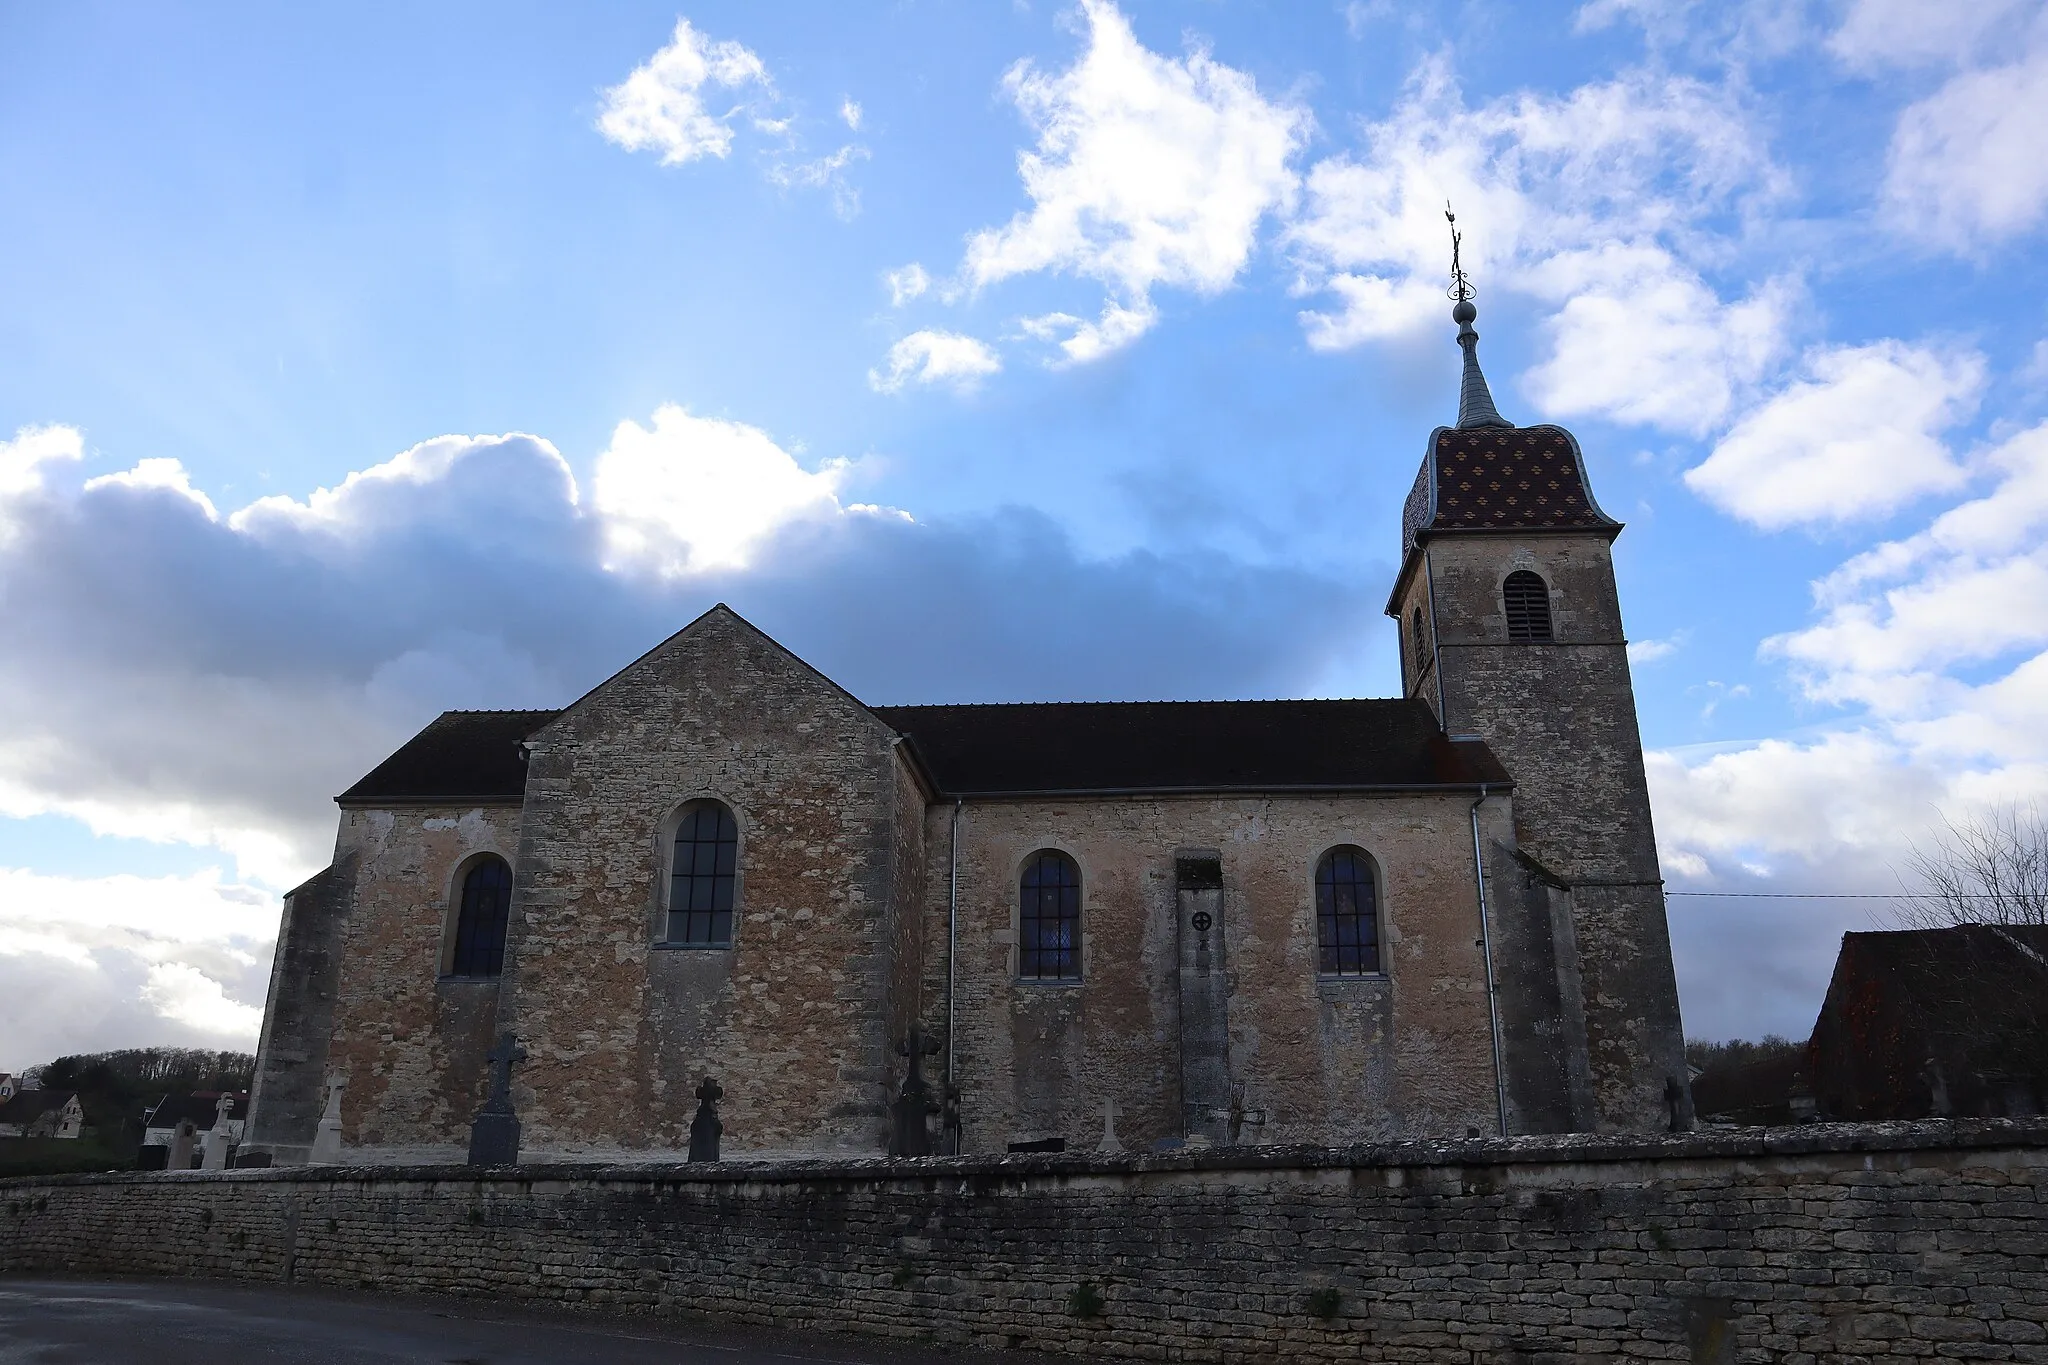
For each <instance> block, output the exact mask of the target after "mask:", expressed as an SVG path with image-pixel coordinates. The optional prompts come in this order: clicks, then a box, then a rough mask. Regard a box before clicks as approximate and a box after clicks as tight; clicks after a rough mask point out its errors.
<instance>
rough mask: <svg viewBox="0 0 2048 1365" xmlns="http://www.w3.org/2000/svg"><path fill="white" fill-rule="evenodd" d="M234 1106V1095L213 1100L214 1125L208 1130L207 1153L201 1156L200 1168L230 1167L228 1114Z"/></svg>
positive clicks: (218, 1168)
mask: <svg viewBox="0 0 2048 1365" xmlns="http://www.w3.org/2000/svg"><path fill="white" fill-rule="evenodd" d="M234 1107H235V1097H234V1096H233V1095H222V1096H221V1097H220V1098H219V1099H217V1100H215V1101H214V1102H213V1127H211V1128H209V1129H207V1130H206V1154H205V1156H203V1157H202V1158H200V1162H199V1165H200V1169H202V1170H208V1171H224V1170H226V1169H227V1168H228V1114H229V1112H230V1111H232V1110H233V1109H234Z"/></svg>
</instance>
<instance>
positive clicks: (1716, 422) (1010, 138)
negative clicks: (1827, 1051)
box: [0, 0, 2048, 1069]
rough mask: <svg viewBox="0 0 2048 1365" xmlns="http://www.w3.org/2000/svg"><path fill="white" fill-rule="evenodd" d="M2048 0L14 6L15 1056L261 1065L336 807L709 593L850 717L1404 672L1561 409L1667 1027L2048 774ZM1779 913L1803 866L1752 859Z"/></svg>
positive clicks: (8, 730)
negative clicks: (1471, 481) (1599, 526)
mask: <svg viewBox="0 0 2048 1365" xmlns="http://www.w3.org/2000/svg"><path fill="white" fill-rule="evenodd" d="M2044 107H2048V8H2044V4H2043V3H2042V0H1983V3H1978V4H1975V5H1969V6H1963V5H1943V4H1932V3H1915V2H1914V0H1807V2H1806V3H1802V0H1774V2H1773V3H1752V2H1750V0H1726V2H1725V3H1704V2H1702V3H1694V4H1688V3H1683V0H1588V3H1584V4H1581V5H1578V6H1576V7H1575V6H1573V5H1571V4H1565V3H1560V4H1556V5H1512V4H1508V3H1506V2H1505V0H1467V2H1466V3H1442V4H1428V3H1414V4H1400V3H1394V2H1393V0H1352V3H1338V4H1325V3H1316V2H1315V0H1284V2H1283V0H1270V2H1269V3H1260V2H1259V0H1122V3H1121V4H1119V3H1113V2H1112V0H1082V2H1081V3H1074V2H1073V0H1055V2H1053V3H1045V2H1044V0H1031V2H1030V3H1025V2H1023V0H1019V2H1018V3H1009V4H1005V3H997V2H995V0H977V2H976V3H967V0H896V3H888V4H872V5H856V4H845V3H826V2H825V0H817V2H816V3H797V2H796V0H790V2H789V3H780V4H772V5H771V4H758V3H756V4H736V3H710V2H709V0H705V2H704V3H696V2H695V0H692V3H690V4H688V6H687V7H686V8H683V9H680V10H678V9H676V8H674V7H672V6H671V5H668V4H659V5H658V4H639V3H630V2H629V0H620V2H619V3H614V4H608V5H604V6H574V7H565V6H542V5H534V4H519V3H510V4H506V3H497V4H490V5H483V4H471V5H465V4H461V3H451V4H447V5H439V6H433V7H417V6H401V5H375V4H372V5H363V6H354V7H350V8H349V9H348V10H347V11H346V12H344V11H341V10H336V9H334V8H332V7H319V6H282V7H281V6H269V5H263V6H257V5H249V6H244V7H237V6H235V5H232V4H212V5H207V6H178V5H173V4H149V5H140V4H136V5H118V4H94V3H88V2H86V0H80V2H79V3H71V4H65V5H47V4H33V3H22V2H20V0H0V1069H18V1068H20V1067H22V1066H26V1065H29V1064H32V1063H36V1062H40V1061H44V1060H47V1059H49V1058H50V1057H52V1056H54V1055H57V1054H60V1053H64V1052H72V1051H80V1050H89V1049H101V1048H111V1047H121V1046H141V1045H149V1044H167V1045H168V1044H189V1045H208V1046H236V1047H252V1046H253V1045H254V1041H255V1038H256V1032H257V1028H258V1025H259V1023H260V1019H261V1012H262V1005H263V999H264V993H265V989H266V984H267V981H268V977H269V970H270V962H271V953H272V949H273V945H274V939H275V934H276V928H277V920H278V913H279V897H280V895H281V894H282V893H283V892H284V891H285V890H287V889H289V888H290V887H291V886H292V885H294V884H295V883H297V882H298V881H299V880H301V879H303V878H304V877H306V876H308V875H310V874H311V873H313V872H314V871H316V870H317V869H319V868H320V867H321V866H322V865H324V864H325V862H326V861H327V858H328V856H329V854H330V852H331V850H332V846H333V839H334V827H335V809H334V807H333V805H332V797H333V794H334V793H336V792H338V791H340V790H342V789H343V788H345V787H346V786H348V785H349V784H350V783H351V782H352V781H354V780H355V778H357V777H359V776H360V775H361V774H363V773H364V772H366V771H368V769H369V768H371V767H372V766H374V764H375V763H376V762H377V761H378V760H379V759H380V758H382V757H383V756H384V754H386V753H387V752H388V751H389V750H390V749H392V748H393V747H395V746H396V745H397V744H398V743H399V742H401V741H402V740H403V739H404V738H405V737H406V736H407V735H409V734H411V733H412V732H414V731H415V730H417V729H418V728H419V727H420V726H421V725H423V724H425V723H426V722H427V721H428V720H429V719H431V718H432V717H433V716H434V715H436V714H437V713H439V712H440V711H442V710H444V709H452V708H502V707H547V706H557V705H561V704H563V703H565V702H566V701H568V700H570V699H572V698H574V697H575V696H576V695H578V694H579V693H580V692H581V691H583V690H584V689H586V688H587V687H589V686H591V685H592V684H594V683H596V682H597V681H599V680H601V679H602V678H604V677H605V676H607V675H608V674H610V673H611V672H612V671H614V670H615V669H616V668H618V667H619V666H621V665H623V664H624V663H626V662H627V661H629V660H630V659H632V658H633V657H635V656H636V655H638V654H639V653H640V652H642V651H643V650H644V649H646V648H647V647H649V646H650V645H651V644H653V643H654V642H656V641H658V640H659V639H661V638H663V637H664V636H666V635H667V634H669V633H670V632H672V631H673V630H675V629H677V628H679V627H680V626H682V625H683V624H685V623H687V622H688V621H689V620H690V619H692V618H693V617H694V616H696V615H697V614H698V613H699V612H700V611H701V610H703V609H704V608H705V607H707V606H709V605H710V604H711V603H713V602H715V601H726V602H729V603H731V604H732V605H733V606H734V607H735V608H736V609H738V610H739V611H741V612H742V613H744V614H746V615H747V616H749V617H750V618H751V619H753V620H754V621H755V622H756V623H758V624H759V625H761V626H762V627H763V628H764V629H766V630H768V631H769V632H770V633H771V634H773V635H775V636H776V637H777V638H779V639H780V640H782V641H783V642H784V643H785V644H787V645H788V646H790V647H791V648H792V649H794V650H795V651H796V652H798V653H799V654H801V655H802V656H804V657H805V658H807V659H808V660H810V661H811V662H813V663H814V664H816V665H817V666H819V667H820V668H822V669H824V670H825V671H826V672H827V673H829V674H830V675H831V676H833V677H834V678H836V679H838V680H839V681H841V682H842V683H844V684H845V685H846V686H847V687H849V688H850V689H851V690H852V691H853V692H854V693H855V694H856V695H858V696H860V697H862V698H863V699H865V700H868V701H871V702H875V703H905V702H943V701H968V700H1048V699H1135V698H1230V697H1323V696H1384V695H1392V694H1395V693H1397V692H1398V691H1399V685H1400V684H1399V676H1398V663H1397V658H1396V653H1395V644H1396V640H1395V628H1394V625H1393V623H1392V622H1391V621H1389V620H1387V619H1386V618H1385V617H1384V616H1383V615H1382V614H1381V613H1382V609H1383V606H1384V603H1385V599H1386V594H1387V591H1388V589H1389V586H1390V584H1391V580H1392V577H1393V573H1394V570H1395V567H1396V563H1395V560H1396V555H1397V552H1398V543H1399V542H1398V535H1399V532H1398V519H1399V512H1400V507H1401V501H1402V498H1403V497H1404V496H1405V494H1406V493H1407V491H1408V488H1409V485H1410V483H1411V481H1412V479H1413V477H1414V473H1415V468H1416V465H1417V463H1418V462H1419V460H1420V457H1421V455H1422V451H1423V446H1424V442H1425V440H1426V438H1427V436H1428V433H1429V431H1430V429H1431V428H1432V427H1433V426H1435V425H1437V424H1438V423H1441V422H1446V421H1450V420H1454V414H1455V407H1456V383H1457V374H1458V370H1457V364H1458V353H1457V349H1456V346H1455V342H1454V336H1455V329H1454V327H1453V326H1452V324H1451V322H1450V319H1449V306H1450V305H1449V302H1448V300H1447V299H1446V297H1445V288H1446V285H1447V283H1448V280H1447V275H1448V265H1449V262H1448V254H1449V252H1448V246H1449V243H1448V240H1447V232H1446V224H1445V222H1444V217H1443V214H1444V206H1445V203H1446V202H1447V201H1448V202H1450V203H1451V204H1452V205H1453V206H1454V207H1455V208H1456V211H1457V214H1458V222H1459V227H1460V228H1461V230H1462V231H1463V233H1464V256H1465V263H1466V265H1467V267H1468V269H1469V270H1470V272H1471V274H1472V277H1473V279H1474V282H1475V283H1476V285H1477V287H1478V290H1479V294H1478V298H1477V303H1478V305H1479V309H1480V314H1479V321H1478V329H1479V331H1480V333H1481V335H1482V337H1483V338H1484V340H1483V341H1482V342H1481V347H1480V350H1481V356H1482V359H1483V361H1484V362H1485V365H1486V368H1487V372H1488V375H1489V377H1490V379H1491V381H1492V385H1493V390H1494V394H1495V397H1496V400H1497V402H1498V404H1499V406H1500V408H1501V409H1502V411H1503V413H1504V414H1505V415H1506V416H1507V417H1508V418H1509V419H1510V420H1512V421H1516V422H1519V423H1524V424H1528V423H1534V422H1538V421H1551V422H1559V423H1563V424H1565V425H1568V426H1569V427H1570V428H1571V429H1572V430H1573V431H1574V432H1575V433H1576V434H1577V435H1578V437H1579V439H1580V442H1581V443H1582V445H1583V447H1584V449H1585V451H1586V455H1587V460H1588V463H1589V466H1590V468H1591V472H1592V475H1593V478H1594V482H1595V486H1596V488H1597V490H1598V492H1599V496H1600V499H1601V502H1602V504H1603V505H1604V506H1605V507H1606V508H1607V509H1608V510H1609V511H1610V512H1611V513H1613V514H1614V515H1615V516H1617V517H1619V518H1620V519H1621V520H1623V521H1625V522H1626V523H1627V530H1626V531H1625V532H1624V533H1623V534H1622V536H1621V538H1620V540H1619V541H1618V542H1617V544H1616V563H1617V572H1618V574H1619V578H1620V586H1621V594H1622V603H1623V609H1624V614H1625V619H1626V624H1627V629H1628V633H1629V637H1630V639H1631V641H1632V644H1631V647H1630V649H1631V657H1632V659H1633V662H1634V667H1635V680H1636V689H1637V701H1638V706H1639V709H1640V714H1641V723H1642V734H1643V742H1644V746H1645V758H1646V762H1647V765H1648V771H1649V775H1650V782H1651V789H1652V795H1653V800H1654V804H1655V810H1656V818H1657V834H1658V840H1659V848H1660V855H1661V859H1662V866H1663V870H1664V874H1665V877H1666V878H1667V880H1668V883H1669V886H1670V889H1671V890H1672V891H1674V892H1701V891H1713V892H1722V893H1731V892H1733V893H1742V894H1741V895H1723V896H1717V897H1706V896H1687V895H1674V896H1673V897H1672V899H1671V902H1670V907H1671V930H1672V940H1673V950H1674V955H1675V961H1676V967H1677V971H1678V977H1679V983H1680V990H1681V997H1682V1002H1683V1007H1684V1011H1685V1017H1686V1024H1687V1031H1688V1032H1689V1033H1690V1034H1692V1035H1695V1036H1703V1037H1713V1038H1726V1037H1756V1036H1759V1035H1761V1034H1763V1033H1766V1032H1778V1033H1783V1034H1786V1035H1789V1036H1793V1037H1803V1036H1805V1033H1806V1031H1807V1029H1808V1028H1809V1027H1810V1025H1811V1022H1812V1019H1813V1016H1814V1014H1815V1012H1816V1010H1817V1009H1818V1007H1819V1003H1820V999H1821V995H1822V993H1823V991H1824V990H1825V987H1826V982H1827V977H1828V972H1829V969H1830V967H1831V965H1832V962H1833V959H1834V953H1835V948H1836V945H1837V943H1838V941H1839V936H1840V934H1841V933H1843V932H1844V931H1846V930H1858V929H1869V928H1873V927H1885V925H1886V924H1887V923H1889V921H1888V920H1887V919H1886V916H1887V914H1888V913H1889V910H1888V905H1887V903H1886V902H1883V901H1859V900H1840V899H1838V900H1807V899H1787V898H1785V895H1786V893H1795V892H1801V893H1803V892H1833V893H1854V892H1875V893H1888V892H1895V891H1897V890H1898V889H1899V887H1900V885H1901V881H1900V878H1901V874H1902V872H1903V869H1904V860H1905V859H1906V857H1907V856H1908V855H1909V854H1910V852H1911V849H1912V848H1913V847H1914V845H1915V844H1916V843H1921V844H1924V843H1925V842H1926V840H1927V839H1928V837H1929V832H1930V830H1932V829H1933V828H1934V827H1936V826H1937V825H1938V823H1939V822H1940V821H1941V820H1943V819H1944V818H1951V819H1954V818H1968V816H1969V813H1970V812H1971V811H1973V810H1976V809H1979V808H1981V807H1983V806H1985V805H1987V804H1993V803H1998V802H2004V801H2012V800H2027V799H2032V798H2034V797H2036V796H2040V795H2048V723H2044V722H2048V249H2044V232H2043V228H2044V222H2048V152H2044V151H2043V150H2042V147H2041V144H2040V140H2039V136H2038V132H2037V129H2036V128H2035V124H2036V123H2037V122H2038V120H2039V115H2040V111H2041V110H2042V109H2043V108H2044ZM1757 893H1771V894H1772V896H1773V897H1775V898H1759V897H1758V896H1757Z"/></svg>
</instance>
